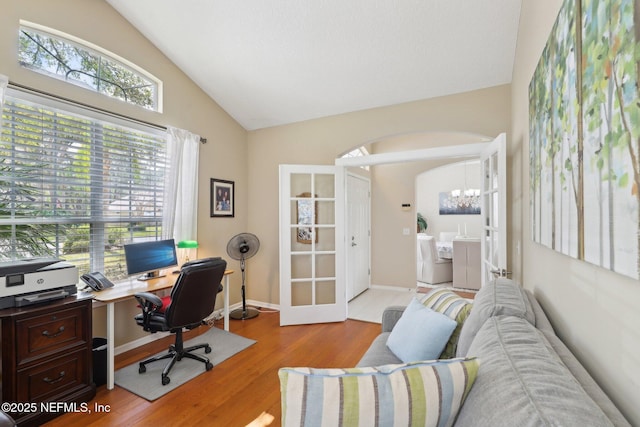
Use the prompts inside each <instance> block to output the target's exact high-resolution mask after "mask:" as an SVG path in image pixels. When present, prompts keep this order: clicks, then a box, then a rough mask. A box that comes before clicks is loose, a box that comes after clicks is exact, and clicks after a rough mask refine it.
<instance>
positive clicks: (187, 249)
mask: <svg viewBox="0 0 640 427" xmlns="http://www.w3.org/2000/svg"><path fill="white" fill-rule="evenodd" d="M176 246H177V247H178V263H179V264H180V265H181V266H182V265H183V264H184V263H185V262H189V261H190V260H194V259H196V258H197V256H198V242H196V241H195V240H181V241H179V242H178V244H177V245H176Z"/></svg>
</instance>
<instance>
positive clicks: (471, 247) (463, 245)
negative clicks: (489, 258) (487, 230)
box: [453, 238, 481, 289]
mask: <svg viewBox="0 0 640 427" xmlns="http://www.w3.org/2000/svg"><path fill="white" fill-rule="evenodd" d="M480 284H481V273H480V239H474V238H462V239H460V238H458V239H453V287H454V288H462V289H480Z"/></svg>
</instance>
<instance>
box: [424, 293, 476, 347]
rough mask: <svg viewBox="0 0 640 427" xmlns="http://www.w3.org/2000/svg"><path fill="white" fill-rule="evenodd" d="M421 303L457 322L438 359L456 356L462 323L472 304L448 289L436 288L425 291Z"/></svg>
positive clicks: (467, 315)
mask: <svg viewBox="0 0 640 427" xmlns="http://www.w3.org/2000/svg"><path fill="white" fill-rule="evenodd" d="M422 304H424V305H425V306H426V307H428V308H430V309H432V310H433V311H437V312H438V313H442V314H444V315H446V316H448V317H449V318H450V319H453V320H455V321H456V322H457V323H458V326H456V328H455V329H454V330H453V333H452V334H451V336H450V337H449V341H448V342H447V345H446V346H445V347H444V350H443V351H442V353H440V359H451V358H452V357H456V350H457V348H458V338H459V337H460V331H461V330H462V325H464V322H465V320H467V317H469V314H470V313H471V307H473V304H472V303H470V302H469V301H468V300H466V299H464V298H462V297H461V296H459V295H457V294H456V293H454V292H451V291H450V290H447V289H438V288H436V289H434V290H432V291H430V292H429V293H427V295H426V296H425V297H424V299H423V300H422Z"/></svg>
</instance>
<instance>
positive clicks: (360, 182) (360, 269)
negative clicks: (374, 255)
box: [346, 174, 371, 301]
mask: <svg viewBox="0 0 640 427" xmlns="http://www.w3.org/2000/svg"><path fill="white" fill-rule="evenodd" d="M346 222H347V232H346V236H347V247H346V250H347V264H346V268H347V301H351V300H352V299H353V298H355V297H357V296H358V295H359V294H361V293H362V292H364V291H366V290H367V289H368V288H369V285H370V283H371V268H370V265H371V255H370V252H371V182H370V181H369V179H367V178H364V177H361V176H358V175H354V174H347V219H346Z"/></svg>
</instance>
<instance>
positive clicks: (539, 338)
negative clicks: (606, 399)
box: [456, 316, 612, 427]
mask: <svg viewBox="0 0 640 427" xmlns="http://www.w3.org/2000/svg"><path fill="white" fill-rule="evenodd" d="M469 354H474V355H477V357H478V358H480V359H481V360H482V365H481V366H480V368H479V370H478V377H477V379H476V382H475V385H474V387H473V389H472V390H471V392H470V393H469V396H468V397H467V400H466V401H465V404H464V406H463V408H462V409H461V410H460V413H459V415H458V419H457V421H456V427H471V426H473V427H477V426H492V427H501V426H505V427H513V426H522V427H528V426H531V427H533V426H581V427H588V426H589V427H590V426H593V427H596V426H598V427H604V426H610V425H612V423H611V421H610V420H609V419H608V418H607V417H606V415H605V414H604V412H603V411H602V410H601V409H600V407H599V406H598V405H597V404H596V403H595V402H594V401H593V400H592V399H591V398H590V397H589V396H588V395H587V393H586V392H585V391H584V389H583V388H582V386H581V385H580V383H578V381H577V380H576V379H575V377H574V376H573V375H572V374H571V372H569V370H568V369H567V367H566V366H565V365H564V364H563V363H562V361H561V360H560V359H559V357H558V355H557V354H556V353H555V351H554V350H553V348H552V347H551V345H550V344H549V342H548V341H547V339H546V338H545V337H544V335H543V334H542V332H540V331H539V330H537V329H536V328H535V327H534V326H533V325H531V323H529V322H528V321H527V320H525V319H522V318H520V317H514V316H496V317H491V318H489V319H488V320H487V321H486V322H485V324H484V325H483V326H482V328H481V329H480V330H479V331H478V333H477V334H476V336H475V339H474V340H473V344H472V345H471V347H470V348H469Z"/></svg>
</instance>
